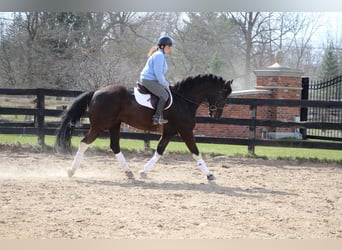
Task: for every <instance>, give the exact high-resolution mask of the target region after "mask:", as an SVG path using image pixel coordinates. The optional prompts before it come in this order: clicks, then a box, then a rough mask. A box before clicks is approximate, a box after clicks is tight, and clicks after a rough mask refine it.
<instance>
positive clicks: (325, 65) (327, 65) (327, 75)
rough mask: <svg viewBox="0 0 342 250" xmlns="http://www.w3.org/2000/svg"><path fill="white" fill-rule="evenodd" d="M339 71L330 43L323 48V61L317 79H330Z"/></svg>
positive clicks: (332, 46)
mask: <svg viewBox="0 0 342 250" xmlns="http://www.w3.org/2000/svg"><path fill="white" fill-rule="evenodd" d="M339 73H340V69H339V64H338V60H337V55H336V53H335V49H334V45H333V44H332V43H331V44H330V45H329V47H328V48H327V49H326V50H325V53H324V57H323V61H322V64H321V67H320V71H319V76H318V77H319V79H322V80H323V79H331V78H334V77H336V76H337V75H338V74H339Z"/></svg>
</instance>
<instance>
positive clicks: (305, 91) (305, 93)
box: [299, 77, 309, 140]
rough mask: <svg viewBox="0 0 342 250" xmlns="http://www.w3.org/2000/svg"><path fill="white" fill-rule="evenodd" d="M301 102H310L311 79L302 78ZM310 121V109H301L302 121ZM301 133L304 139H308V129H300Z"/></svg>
mask: <svg viewBox="0 0 342 250" xmlns="http://www.w3.org/2000/svg"><path fill="white" fill-rule="evenodd" d="M301 100H309V77H302V93H301ZM307 120H308V108H307V107H304V108H303V107H301V108H300V121H301V122H303V121H307ZM299 131H300V133H301V134H302V136H303V139H304V140H305V139H307V129H306V128H300V129H299Z"/></svg>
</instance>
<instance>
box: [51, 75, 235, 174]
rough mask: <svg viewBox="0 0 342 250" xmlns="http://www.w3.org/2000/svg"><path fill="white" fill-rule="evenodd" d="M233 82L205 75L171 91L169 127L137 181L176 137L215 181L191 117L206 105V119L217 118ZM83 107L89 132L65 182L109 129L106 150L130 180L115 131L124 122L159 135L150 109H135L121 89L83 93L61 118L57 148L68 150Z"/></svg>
mask: <svg viewBox="0 0 342 250" xmlns="http://www.w3.org/2000/svg"><path fill="white" fill-rule="evenodd" d="M232 82H233V81H232V80H229V81H225V80H223V79H222V78H221V77H217V76H215V75H211V74H206V75H198V76H195V77H188V78H186V79H184V80H183V81H181V82H178V83H176V84H175V85H173V86H171V87H170V90H171V93H172V96H173V104H172V105H171V107H170V108H169V109H167V110H164V117H165V118H166V119H167V120H168V123H167V124H165V125H163V129H162V135H161V137H160V140H159V142H158V146H157V149H156V152H155V154H154V156H153V157H152V158H151V159H150V161H148V162H147V164H146V165H145V166H144V169H143V171H141V172H140V176H141V178H144V177H146V173H147V172H148V171H149V170H150V169H151V168H152V167H153V165H154V164H155V163H156V162H157V161H158V159H159V158H160V157H161V156H162V154H163V153H164V150H165V148H166V146H167V145H168V143H169V141H170V140H171V138H172V137H173V136H175V135H176V134H179V135H180V136H181V138H182V139H183V140H184V142H185V144H186V145H187V147H188V148H189V150H190V152H191V153H192V155H193V158H194V159H195V160H196V161H197V164H198V166H199V167H200V169H201V171H202V172H203V173H204V174H205V175H206V176H207V179H208V180H214V179H215V177H214V175H213V174H212V173H211V172H210V171H209V170H208V168H207V166H206V164H205V162H204V161H203V159H202V157H201V155H200V152H199V150H198V148H197V146H196V142H195V137H194V134H193V129H194V127H195V115H196V110H197V109H198V107H199V105H200V104H201V103H202V102H203V101H205V100H207V101H208V103H209V114H210V116H211V117H212V118H214V119H219V118H220V117H221V115H222V111H223V108H224V105H225V102H226V99H227V97H228V96H229V95H230V93H231V92H232V88H231V84H232ZM87 108H88V116H89V121H90V129H89V131H88V132H87V134H86V136H85V137H84V138H83V139H82V140H81V142H80V144H79V148H78V151H77V153H76V155H75V157H74V160H73V162H72V168H71V169H70V170H69V171H68V174H69V177H71V176H73V175H74V173H75V171H76V169H77V168H78V167H79V165H80V163H81V160H82V158H83V155H84V152H85V151H86V150H87V148H88V147H89V145H90V144H91V143H92V142H93V141H94V140H95V139H96V138H97V137H98V136H99V135H100V134H101V133H102V132H103V131H105V130H108V131H109V134H110V148H111V149H112V151H113V152H114V154H115V156H116V158H117V160H118V161H119V162H120V164H121V165H122V167H123V168H124V170H125V172H126V175H127V176H128V177H129V178H133V173H132V171H131V169H130V168H129V166H128V164H127V162H126V160H125V157H124V156H123V154H122V153H121V150H120V144H119V139H120V126H121V123H122V122H124V123H126V124H129V125H130V126H133V127H135V128H138V129H141V130H145V131H147V130H148V131H160V125H153V123H152V115H153V114H154V110H153V109H151V108H147V107H143V106H141V105H140V104H138V103H137V101H136V100H135V97H134V95H133V94H132V92H131V91H129V90H128V89H127V88H126V87H124V86H121V85H110V86H107V87H103V88H101V89H99V90H97V91H89V92H85V93H83V94H81V95H80V96H78V97H77V98H76V99H75V101H74V102H73V103H72V105H71V106H70V108H69V109H68V110H67V111H66V112H65V113H64V115H63V117H62V122H61V126H60V128H59V130H58V134H57V140H56V146H57V149H59V150H70V144H71V143H70V141H71V136H72V131H73V128H74V126H75V124H76V123H77V122H78V121H79V120H80V118H81V117H82V116H83V115H84V113H85V112H86V110H87Z"/></svg>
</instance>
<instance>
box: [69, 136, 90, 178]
mask: <svg viewBox="0 0 342 250" xmlns="http://www.w3.org/2000/svg"><path fill="white" fill-rule="evenodd" d="M88 147H89V145H88V144H86V143H84V142H80V144H79V146H78V150H77V153H76V155H75V157H74V160H73V161H72V164H71V170H70V171H69V172H68V174H69V177H71V176H73V175H74V173H75V172H76V170H77V169H78V167H79V166H80V165H81V161H82V159H83V157H84V153H85V151H87V149H88Z"/></svg>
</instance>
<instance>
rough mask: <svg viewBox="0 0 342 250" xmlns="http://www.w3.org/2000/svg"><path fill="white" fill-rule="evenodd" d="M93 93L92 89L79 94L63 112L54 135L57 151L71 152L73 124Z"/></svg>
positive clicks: (83, 111)
mask: <svg viewBox="0 0 342 250" xmlns="http://www.w3.org/2000/svg"><path fill="white" fill-rule="evenodd" d="M93 95H94V91H88V92H84V93H83V94H81V95H79V96H78V97H77V98H76V99H75V100H74V102H73V103H72V104H71V106H70V107H69V108H68V110H67V111H66V112H65V113H64V114H63V116H62V121H61V125H60V127H59V128H58V132H57V136H56V144H55V149H56V150H57V151H58V152H71V137H72V132H73V130H74V128H75V124H76V123H77V122H78V121H80V119H81V117H82V116H83V115H84V113H85V111H86V110H87V107H88V105H89V103H90V100H91V99H92V97H93Z"/></svg>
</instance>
